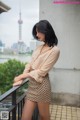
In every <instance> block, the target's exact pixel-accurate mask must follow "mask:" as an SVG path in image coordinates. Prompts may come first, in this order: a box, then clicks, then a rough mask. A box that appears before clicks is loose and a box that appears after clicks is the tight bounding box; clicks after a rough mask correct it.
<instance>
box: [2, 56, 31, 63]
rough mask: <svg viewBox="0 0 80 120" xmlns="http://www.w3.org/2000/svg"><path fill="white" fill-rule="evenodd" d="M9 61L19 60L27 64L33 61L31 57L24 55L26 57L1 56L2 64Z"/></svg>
mask: <svg viewBox="0 0 80 120" xmlns="http://www.w3.org/2000/svg"><path fill="white" fill-rule="evenodd" d="M9 59H16V60H19V61H21V62H23V63H25V62H29V61H30V60H31V55H28V54H26V55H25V54H24V55H21V54H20V55H3V54H0V63H4V62H7V61H8V60H9Z"/></svg>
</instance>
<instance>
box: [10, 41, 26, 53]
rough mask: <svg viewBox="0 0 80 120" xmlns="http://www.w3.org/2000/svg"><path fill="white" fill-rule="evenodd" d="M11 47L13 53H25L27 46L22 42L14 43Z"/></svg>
mask: <svg viewBox="0 0 80 120" xmlns="http://www.w3.org/2000/svg"><path fill="white" fill-rule="evenodd" d="M11 48H12V50H13V52H14V53H26V52H27V46H26V44H25V43H24V42H19V43H14V44H13V45H12V47H11Z"/></svg>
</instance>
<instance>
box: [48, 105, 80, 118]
mask: <svg viewBox="0 0 80 120" xmlns="http://www.w3.org/2000/svg"><path fill="white" fill-rule="evenodd" d="M50 120H80V108H78V107H70V106H60V105H54V104H51V105H50Z"/></svg>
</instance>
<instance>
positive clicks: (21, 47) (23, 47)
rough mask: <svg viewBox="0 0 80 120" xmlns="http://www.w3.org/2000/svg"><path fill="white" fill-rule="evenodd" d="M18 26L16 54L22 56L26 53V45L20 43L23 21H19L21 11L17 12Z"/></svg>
mask: <svg viewBox="0 0 80 120" xmlns="http://www.w3.org/2000/svg"><path fill="white" fill-rule="evenodd" d="M18 24H19V40H18V53H20V54H22V53H25V52H26V45H25V43H24V42H23V41H22V24H23V21H22V19H21V10H20V12H19V20H18Z"/></svg>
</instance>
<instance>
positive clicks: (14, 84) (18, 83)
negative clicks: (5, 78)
mask: <svg viewBox="0 0 80 120" xmlns="http://www.w3.org/2000/svg"><path fill="white" fill-rule="evenodd" d="M22 83H23V80H19V81H17V82H14V83H13V87H14V86H19V85H21V84H22Z"/></svg>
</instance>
